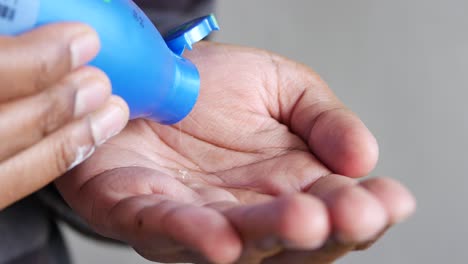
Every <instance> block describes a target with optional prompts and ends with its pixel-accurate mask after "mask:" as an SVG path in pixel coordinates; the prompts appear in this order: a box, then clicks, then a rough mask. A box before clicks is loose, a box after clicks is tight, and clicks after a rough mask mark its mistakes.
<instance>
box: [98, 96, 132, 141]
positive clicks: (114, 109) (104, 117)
mask: <svg viewBox="0 0 468 264" xmlns="http://www.w3.org/2000/svg"><path fill="white" fill-rule="evenodd" d="M90 120H91V130H92V134H93V138H94V142H95V144H96V146H100V145H102V144H103V143H104V142H106V141H107V140H109V139H110V138H111V137H113V136H115V135H117V134H118V133H119V132H120V131H121V130H122V129H123V128H124V127H125V125H126V124H127V121H128V116H127V114H126V112H125V111H124V110H123V109H122V108H121V107H120V106H118V105H117V104H114V103H110V104H108V105H107V106H106V107H105V108H103V109H102V110H100V111H98V112H96V113H94V114H93V115H91V117H90Z"/></svg>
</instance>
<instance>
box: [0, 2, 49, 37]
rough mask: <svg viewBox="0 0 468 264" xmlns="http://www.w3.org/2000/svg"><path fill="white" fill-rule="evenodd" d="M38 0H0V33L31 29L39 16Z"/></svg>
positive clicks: (15, 32) (11, 33)
mask: <svg viewBox="0 0 468 264" xmlns="http://www.w3.org/2000/svg"><path fill="white" fill-rule="evenodd" d="M39 8H40V0H0V34H4V35H5V34H6V35H14V34H18V33H21V32H23V31H25V30H29V29H31V28H32V27H33V26H34V25H35V24H36V22H37V19H38V16H39Z"/></svg>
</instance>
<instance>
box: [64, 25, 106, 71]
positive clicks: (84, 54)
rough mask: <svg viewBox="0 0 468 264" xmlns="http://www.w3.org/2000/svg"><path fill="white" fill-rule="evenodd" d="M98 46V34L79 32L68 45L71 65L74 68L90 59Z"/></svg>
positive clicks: (96, 51) (94, 54) (95, 53)
mask: <svg viewBox="0 0 468 264" xmlns="http://www.w3.org/2000/svg"><path fill="white" fill-rule="evenodd" d="M99 48H100V44H99V39H98V36H97V35H96V34H95V33H94V32H91V31H90V32H87V33H81V35H78V36H77V37H75V39H73V41H72V43H71V45H70V53H71V66H72V69H75V68H77V67H79V66H82V65H84V64H86V63H88V62H89V61H91V60H92V59H93V58H94V57H95V56H96V55H97V53H98V51H99Z"/></svg>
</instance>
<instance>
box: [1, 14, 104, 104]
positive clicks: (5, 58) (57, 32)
mask: <svg viewBox="0 0 468 264" xmlns="http://www.w3.org/2000/svg"><path fill="white" fill-rule="evenodd" d="M99 49H100V44H99V38H98V36H97V33H95V32H94V30H92V29H91V28H89V27H88V26H85V25H82V24H78V23H62V24H52V25H48V26H44V27H41V28H38V29H36V30H33V31H31V32H28V33H25V34H23V35H20V36H18V37H0V83H1V87H0V102H1V101H7V100H12V99H15V98H18V97H23V96H28V95H31V94H34V93H37V92H39V91H41V90H44V89H46V88H48V87H49V86H51V84H53V83H55V82H57V81H58V80H60V79H61V78H63V77H64V76H65V75H66V74H67V73H69V72H70V71H72V70H73V69H76V68H78V67H79V66H81V65H83V64H86V63H87V62H89V61H90V60H91V59H92V58H94V57H95V56H96V55H97V53H98V51H99Z"/></svg>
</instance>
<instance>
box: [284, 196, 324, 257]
mask: <svg viewBox="0 0 468 264" xmlns="http://www.w3.org/2000/svg"><path fill="white" fill-rule="evenodd" d="M279 207H280V208H279V215H278V217H280V219H279V221H278V235H279V236H280V237H281V238H282V239H283V240H284V244H285V246H286V247H287V248H290V249H304V250H312V249H317V248H319V247H320V246H322V245H323V243H324V242H325V240H326V239H327V237H328V235H329V232H330V225H329V218H328V212H327V209H326V207H325V205H324V204H323V202H321V201H320V200H319V199H317V198H315V197H312V196H310V195H305V194H300V195H294V196H288V197H285V198H282V200H281V201H280V204H279Z"/></svg>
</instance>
